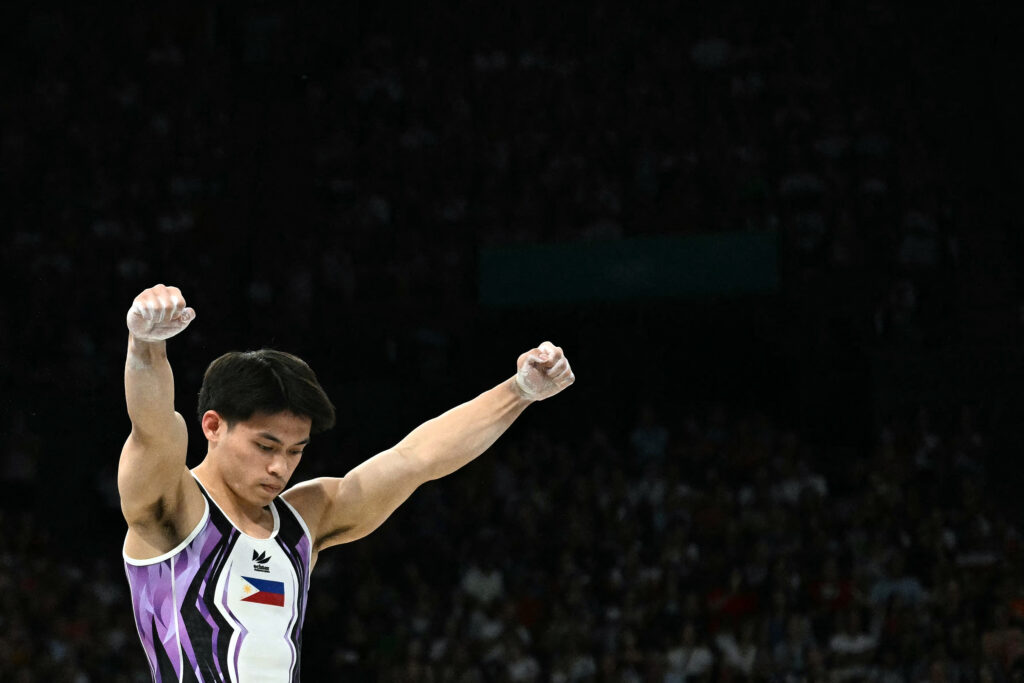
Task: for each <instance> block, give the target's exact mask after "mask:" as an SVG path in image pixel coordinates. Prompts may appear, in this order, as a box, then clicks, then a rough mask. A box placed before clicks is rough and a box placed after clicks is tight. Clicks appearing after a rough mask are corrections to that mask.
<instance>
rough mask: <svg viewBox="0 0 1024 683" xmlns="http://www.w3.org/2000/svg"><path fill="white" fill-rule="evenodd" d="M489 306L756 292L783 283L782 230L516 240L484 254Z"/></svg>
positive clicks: (483, 291)
mask: <svg viewBox="0 0 1024 683" xmlns="http://www.w3.org/2000/svg"><path fill="white" fill-rule="evenodd" d="M479 283H480V291H479V296H480V302H481V303H482V304H484V305H489V306H509V305H519V304H531V303H536V302H541V301H546V302H550V303H576V302H587V301H590V302H614V301H629V300H638V299H655V298H657V299H661V298H666V297H668V298H672V297H700V296H710V295H722V294H732V295H738V294H754V293H764V292H770V291H773V290H774V289H775V288H776V287H777V286H778V247H777V237H776V234H775V233H774V232H755V233H748V232H743V233H714V234H702V235H686V236H673V237H650V238H634V239H625V240H613V241H607V242H579V243H564V244H552V245H515V246H507V247H494V248H487V249H483V250H482V251H481V253H480V279H479Z"/></svg>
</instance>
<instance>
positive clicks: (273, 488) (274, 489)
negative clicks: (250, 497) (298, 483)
mask: <svg viewBox="0 0 1024 683" xmlns="http://www.w3.org/2000/svg"><path fill="white" fill-rule="evenodd" d="M260 488H262V489H263V490H264V491H266V492H267V493H272V494H274V495H277V494H278V493H280V492H281V489H282V488H283V487H281V486H278V485H277V484H260Z"/></svg>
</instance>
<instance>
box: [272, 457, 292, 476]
mask: <svg viewBox="0 0 1024 683" xmlns="http://www.w3.org/2000/svg"><path fill="white" fill-rule="evenodd" d="M267 472H268V473H269V474H272V475H274V476H275V477H277V478H278V479H287V478H288V460H287V458H285V456H283V455H276V456H274V457H273V458H271V459H270V462H268V463H267Z"/></svg>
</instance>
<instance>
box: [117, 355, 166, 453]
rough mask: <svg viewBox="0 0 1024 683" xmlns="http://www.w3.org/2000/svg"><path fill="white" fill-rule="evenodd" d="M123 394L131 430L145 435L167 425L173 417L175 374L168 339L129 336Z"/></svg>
mask: <svg viewBox="0 0 1024 683" xmlns="http://www.w3.org/2000/svg"><path fill="white" fill-rule="evenodd" d="M124 395H125V402H126V403H127V407H128V417H129V418H130V419H131V421H132V431H133V432H134V433H135V434H136V436H138V437H141V438H145V437H147V436H150V435H153V434H159V433H161V432H162V431H164V430H166V429H168V427H169V426H170V424H171V423H172V422H173V420H174V375H173V374H172V372H171V365H170V363H169V362H168V361H167V342H164V341H156V342H144V341H139V340H138V339H136V338H135V337H134V336H132V335H129V338H128V357H127V359H126V360H125V366H124Z"/></svg>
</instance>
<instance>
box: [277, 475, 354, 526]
mask: <svg viewBox="0 0 1024 683" xmlns="http://www.w3.org/2000/svg"><path fill="white" fill-rule="evenodd" d="M341 486H342V480H341V479H336V478H334V477H318V478H317V479H310V480H309V481H304V482H301V483H299V484H296V485H295V486H293V487H291V488H290V489H288V490H287V491H285V492H284V493H282V494H281V499H282V500H283V501H284V502H285V503H287V504H288V505H289V506H290V507H291V508H292V509H293V510H295V512H296V513H298V515H299V517H301V518H302V520H303V522H304V523H305V524H306V526H307V527H308V529H309V532H310V535H311V536H313V539H314V541H316V539H317V538H318V537H319V535H320V532H321V529H320V526H321V523H322V521H323V519H324V517H325V515H326V514H327V512H328V511H329V509H330V506H331V504H332V502H333V501H334V500H335V498H336V496H337V493H338V491H339V490H340V488H341Z"/></svg>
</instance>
